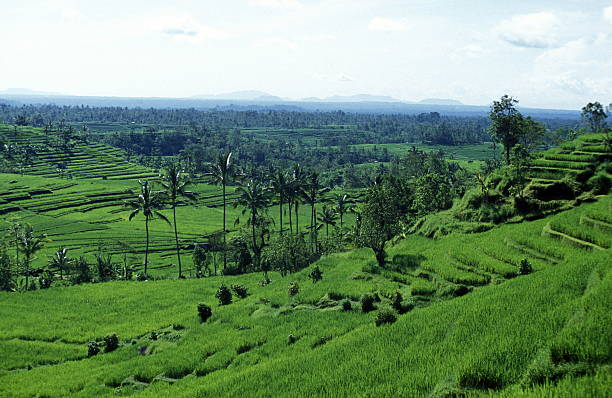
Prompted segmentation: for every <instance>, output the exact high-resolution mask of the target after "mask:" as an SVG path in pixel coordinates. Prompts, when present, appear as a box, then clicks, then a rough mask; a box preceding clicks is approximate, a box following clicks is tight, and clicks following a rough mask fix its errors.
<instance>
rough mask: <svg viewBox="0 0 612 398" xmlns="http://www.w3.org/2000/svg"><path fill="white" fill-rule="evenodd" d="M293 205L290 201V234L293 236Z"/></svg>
mask: <svg viewBox="0 0 612 398" xmlns="http://www.w3.org/2000/svg"><path fill="white" fill-rule="evenodd" d="M292 204H293V203H292V202H291V200H290V201H289V232H290V233H291V234H293V221H292V218H293V217H292V214H293V205H292Z"/></svg>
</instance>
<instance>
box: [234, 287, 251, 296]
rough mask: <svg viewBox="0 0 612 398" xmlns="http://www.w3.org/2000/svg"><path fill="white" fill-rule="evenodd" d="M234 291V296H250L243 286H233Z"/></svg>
mask: <svg viewBox="0 0 612 398" xmlns="http://www.w3.org/2000/svg"><path fill="white" fill-rule="evenodd" d="M232 290H233V291H234V294H236V296H238V297H240V298H245V297H247V296H248V295H249V291H248V289H247V288H246V287H245V286H242V285H232Z"/></svg>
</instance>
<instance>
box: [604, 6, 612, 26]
mask: <svg viewBox="0 0 612 398" xmlns="http://www.w3.org/2000/svg"><path fill="white" fill-rule="evenodd" d="M603 15H604V19H605V20H606V21H608V22H610V23H612V6H610V7H606V8H604V10H603Z"/></svg>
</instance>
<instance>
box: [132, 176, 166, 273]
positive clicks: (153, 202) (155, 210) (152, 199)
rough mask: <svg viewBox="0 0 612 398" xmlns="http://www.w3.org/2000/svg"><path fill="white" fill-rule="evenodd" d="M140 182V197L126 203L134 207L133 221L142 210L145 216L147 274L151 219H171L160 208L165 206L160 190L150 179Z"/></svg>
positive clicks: (145, 267) (145, 266) (145, 268)
mask: <svg viewBox="0 0 612 398" xmlns="http://www.w3.org/2000/svg"><path fill="white" fill-rule="evenodd" d="M138 182H139V183H140V194H139V195H138V198H137V199H135V200H132V201H126V202H125V205H126V206H127V207H131V208H132V212H131V213H130V216H129V218H128V219H129V220H130V221H132V219H133V218H134V217H136V215H138V213H140V212H142V214H143V215H144V216H145V231H146V236H147V244H146V246H145V259H144V273H145V276H146V275H147V266H148V264H149V221H151V220H153V219H155V218H156V217H157V218H161V219H162V220H164V221H165V222H167V223H168V224H170V221H169V220H168V218H167V217H166V216H165V215H163V214H162V213H161V212H160V211H159V210H160V209H162V208H163V205H164V200H163V195H162V194H161V193H160V192H156V191H153V190H152V189H151V186H150V185H149V181H138Z"/></svg>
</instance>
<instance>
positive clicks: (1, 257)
mask: <svg viewBox="0 0 612 398" xmlns="http://www.w3.org/2000/svg"><path fill="white" fill-rule="evenodd" d="M14 288H15V272H14V271H13V267H12V266H11V258H10V257H9V255H8V254H7V253H6V252H5V251H4V250H2V249H0V291H5V292H11V291H13V289H14Z"/></svg>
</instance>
